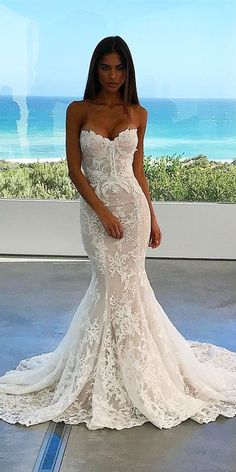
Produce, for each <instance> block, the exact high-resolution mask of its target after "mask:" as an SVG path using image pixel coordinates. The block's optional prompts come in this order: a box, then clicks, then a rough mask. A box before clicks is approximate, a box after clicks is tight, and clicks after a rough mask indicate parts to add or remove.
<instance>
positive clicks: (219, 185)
mask: <svg viewBox="0 0 236 472" xmlns="http://www.w3.org/2000/svg"><path fill="white" fill-rule="evenodd" d="M144 171H145V175H146V177H147V180H148V184H149V190H150V195H151V199H152V201H167V202H170V201H175V202H181V201H182V202H221V203H236V159H235V160H233V161H232V162H221V161H212V160H209V159H208V158H207V156H204V155H199V156H197V157H194V158H191V159H182V158H181V156H180V155H179V156H176V155H173V156H161V157H158V158H154V157H153V156H145V157H144ZM78 197H79V193H78V191H77V189H76V188H75V186H74V185H73V183H72V182H71V180H70V178H69V176H68V167H67V163H66V160H65V159H61V160H59V161H57V162H53V161H46V162H40V160H39V159H38V160H37V161H36V162H33V163H27V164H26V163H21V162H13V161H6V160H0V198H30V199H56V200H60V199H66V200H75V199H77V198H78Z"/></svg>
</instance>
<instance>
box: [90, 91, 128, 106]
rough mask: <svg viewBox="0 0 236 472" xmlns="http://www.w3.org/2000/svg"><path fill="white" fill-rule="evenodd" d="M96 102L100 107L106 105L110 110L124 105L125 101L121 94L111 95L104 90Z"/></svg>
mask: <svg viewBox="0 0 236 472" xmlns="http://www.w3.org/2000/svg"><path fill="white" fill-rule="evenodd" d="M94 101H95V103H97V104H98V105H104V106H107V107H109V108H112V107H114V106H115V105H123V99H122V97H121V95H120V93H119V92H116V93H111V92H108V91H107V90H104V89H102V90H101V91H100V92H99V94H98V96H97V97H96V99H95V100H94Z"/></svg>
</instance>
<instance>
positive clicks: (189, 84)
mask: <svg viewBox="0 0 236 472" xmlns="http://www.w3.org/2000/svg"><path fill="white" fill-rule="evenodd" d="M235 23H236V0H192V1H190V0H177V1H176V0H175V1H174V0H173V1H171V0H164V1H163V0H155V1H148V0H134V1H129V0H125V1H123V0H119V1H116V0H114V1H113V2H111V1H110V0H109V1H107V0H99V2H98V1H95V0H90V1H89V2H88V1H87V2H83V3H82V2H79V1H78V0H68V1H67V2H66V1H65V0H63V1H60V0H59V1H58V0H57V1H56V0H50V1H48V0H38V1H37V0H31V2H30V1H29V0H17V1H16V0H5V1H0V40H1V44H5V48H4V50H2V51H1V52H0V60H1V64H2V65H1V69H2V70H4V73H3V75H2V73H1V79H0V87H2V86H6V85H8V86H10V87H11V89H12V91H13V93H14V94H15V95H17V94H33V95H59V96H63V95H67V96H72V97H80V96H82V94H83V92H84V88H85V84H86V79H87V73H88V67H89V62H90V58H91V55H92V52H93V50H94V48H95V46H96V44H97V43H98V42H99V41H100V40H101V39H102V38H104V37H105V36H113V35H119V36H121V37H122V38H123V39H124V40H125V41H126V42H127V44H128V46H129V48H130V50H131V54H132V57H133V61H134V65H135V70H136V82H137V89H138V95H139V97H140V98H141V97H159V98H161V97H170V98H184V97H186V98H236V61H235V46H234V45H235V44H236V28H235Z"/></svg>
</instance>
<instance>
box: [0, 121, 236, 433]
mask: <svg viewBox="0 0 236 472" xmlns="http://www.w3.org/2000/svg"><path fill="white" fill-rule="evenodd" d="M79 139H80V145H81V151H82V170H83V172H84V174H85V175H86V177H87V178H88V180H89V182H90V184H91V186H92V187H93V188H94V190H95V192H96V194H97V195H98V196H99V197H100V198H101V199H102V201H103V202H104V204H105V205H107V206H108V207H109V209H110V210H111V211H112V212H113V213H114V214H115V215H116V216H117V217H119V219H120V221H121V224H122V226H123V230H124V234H123V237H122V238H121V239H115V238H112V237H111V236H109V235H108V234H107V232H106V230H105V228H104V227H103V225H102V224H101V222H100V220H99V218H98V216H97V215H96V213H95V212H94V211H93V210H92V208H91V207H90V206H89V205H88V204H87V202H86V201H85V200H84V199H83V198H80V219H81V231H82V240H83V244H84V248H85V250H86V252H87V254H88V257H89V259H90V262H91V268H92V277H91V281H90V284H89V287H88V289H87V292H86V293H85V295H84V297H83V299H82V301H81V303H80V304H79V306H78V307H77V310H76V312H75V313H74V316H73V319H72V322H71V324H70V326H69V329H68V331H67V333H66V334H65V336H64V337H63V339H62V340H61V342H60V343H59V345H58V347H57V348H56V349H55V350H54V351H53V352H49V353H46V354H41V355H37V356H34V357H31V358H28V359H24V360H22V361H21V362H20V363H19V365H18V366H17V367H16V369H15V370H10V371H8V372H6V373H5V375H3V376H2V377H0V418H2V419H3V420H4V421H6V422H8V423H17V422H18V423H20V424H23V425H26V426H29V425H33V424H37V423H42V422H45V421H48V420H52V421H54V422H59V421H64V422H65V423H68V424H78V423H81V422H84V423H85V424H86V426H87V428H88V429H90V430H95V429H100V428H104V427H108V428H116V429H117V430H121V429H123V428H131V427H133V426H138V425H142V424H143V423H145V422H147V421H149V422H152V423H153V424H154V425H156V426H157V427H158V428H160V429H162V428H171V427H173V426H175V425H178V424H179V423H181V422H183V421H184V420H186V419H188V418H191V419H192V420H194V421H196V422H197V423H208V422H210V421H214V420H215V419H216V418H217V417H218V416H219V415H220V414H221V415H223V416H225V417H233V416H235V415H236V353H235V352H232V351H229V350H227V349H224V348H223V347H220V346H216V345H213V344H208V343H202V342H196V341H191V340H186V339H185V338H184V337H183V336H182V335H181V334H180V333H179V332H178V330H177V329H176V328H175V326H174V325H173V324H172V323H171V321H170V320H169V318H168V317H167V315H166V313H165V312H164V310H163V308H162V307H161V305H160V304H159V302H158V301H157V299H156V297H155V294H154V292H153V289H152V287H151V285H150V283H149V280H148V278H147V274H146V272H145V252H146V249H147V246H148V242H149V236H150V210H149V206H148V202H147V199H146V196H145V194H144V193H143V191H142V189H141V187H140V185H139V184H138V181H137V180H136V178H135V176H134V174H133V169H132V161H133V155H134V152H135V150H136V146H137V143H138V137H137V129H136V128H127V129H125V130H124V131H121V132H120V133H119V135H118V136H117V137H116V138H115V139H114V140H110V139H109V138H106V137H103V136H101V135H99V134H97V133H96V132H95V131H93V130H86V129H84V130H82V131H81V132H80V136H79ZM55 322H56V321H55Z"/></svg>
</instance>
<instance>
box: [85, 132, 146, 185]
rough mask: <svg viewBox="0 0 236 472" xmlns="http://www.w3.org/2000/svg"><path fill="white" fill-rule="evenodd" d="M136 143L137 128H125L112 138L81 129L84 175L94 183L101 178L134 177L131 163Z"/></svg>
mask: <svg viewBox="0 0 236 472" xmlns="http://www.w3.org/2000/svg"><path fill="white" fill-rule="evenodd" d="M137 143H138V137H137V128H126V129H125V130H124V131H121V132H120V133H119V134H118V136H116V137H115V139H112V140H111V139H109V138H106V137H104V136H102V135H100V134H97V133H95V131H93V130H85V129H84V130H81V132H80V146H81V152H82V162H81V166H82V169H83V171H84V173H85V175H86V177H88V178H89V180H90V182H91V183H94V184H96V182H97V181H99V179H102V178H106V179H108V178H117V179H118V180H119V179H121V178H124V179H127V178H129V177H134V175H133V167H132V163H133V158H134V153H135V151H136V150H137V148H136V146H137Z"/></svg>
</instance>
